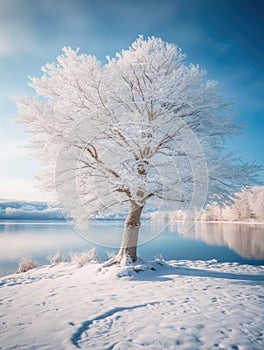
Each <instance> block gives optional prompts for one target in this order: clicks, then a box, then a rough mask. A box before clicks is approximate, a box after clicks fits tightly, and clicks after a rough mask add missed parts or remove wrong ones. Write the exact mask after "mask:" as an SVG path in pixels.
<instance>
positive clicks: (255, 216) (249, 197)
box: [150, 186, 264, 221]
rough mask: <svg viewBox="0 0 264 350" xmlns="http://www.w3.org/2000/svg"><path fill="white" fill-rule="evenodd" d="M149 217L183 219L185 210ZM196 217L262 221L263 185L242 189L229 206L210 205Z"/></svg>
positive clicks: (263, 209)
mask: <svg viewBox="0 0 264 350" xmlns="http://www.w3.org/2000/svg"><path fill="white" fill-rule="evenodd" d="M150 217H151V219H153V220H169V221H173V220H185V218H186V212H185V211H183V210H179V211H166V212H156V213H152V214H151V215H150ZM197 218H198V220H201V221H264V186H258V187H253V188H252V190H251V191H250V192H248V191H242V192H241V193H239V194H238V195H237V199H236V200H235V203H234V204H233V205H231V206H230V207H226V208H220V207H219V206H217V205H211V206H209V207H207V208H206V209H205V210H203V211H202V213H200V214H199V216H198V217H197Z"/></svg>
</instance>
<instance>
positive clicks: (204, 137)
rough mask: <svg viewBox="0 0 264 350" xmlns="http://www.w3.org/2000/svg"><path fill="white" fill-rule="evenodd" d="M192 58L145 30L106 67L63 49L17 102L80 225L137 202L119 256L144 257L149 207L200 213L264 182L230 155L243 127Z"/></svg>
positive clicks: (52, 180)
mask: <svg viewBox="0 0 264 350" xmlns="http://www.w3.org/2000/svg"><path fill="white" fill-rule="evenodd" d="M184 60H185V55H184V54H183V53H182V51H181V50H180V49H179V48H178V47H177V46H175V45H173V44H168V43H165V42H163V41H162V40H161V39H158V38H154V37H151V38H148V39H147V40H144V39H143V37H142V36H140V37H139V38H138V39H137V40H136V41H135V42H134V43H133V44H132V45H131V47H130V48H129V49H128V50H123V51H121V53H119V54H117V55H116V57H115V58H112V59H110V58H108V62H107V64H105V65H101V64H100V62H98V60H97V59H96V58H95V57H93V56H89V55H83V54H79V53H78V50H76V51H74V50H72V49H70V48H64V49H63V54H62V55H61V56H58V57H57V63H56V64H46V65H45V66H44V67H43V68H42V71H43V73H44V74H43V76H42V77H41V78H40V79H39V78H31V79H30V84H29V85H30V86H31V87H33V88H34V89H35V91H36V94H37V96H34V97H23V98H18V99H16V101H17V105H18V110H19V119H18V120H19V122H20V123H22V124H25V125H26V127H27V128H28V131H29V132H30V133H31V139H30V147H31V148H32V149H33V150H34V151H35V152H36V155H37V157H38V158H39V159H40V161H41V164H42V172H41V174H40V176H39V178H40V181H41V184H42V187H43V189H45V190H54V189H55V190H56V192H57V195H58V199H59V201H60V203H61V204H62V205H63V207H64V208H65V209H66V211H67V213H68V214H69V215H70V216H71V217H72V218H73V220H74V222H75V223H76V224H77V225H78V226H83V225H87V224H88V221H89V219H91V218H93V217H94V216H95V215H96V214H98V213H100V212H102V211H104V210H109V209H110V208H111V209H112V210H114V209H115V210H123V209H124V208H129V211H128V214H127V219H126V221H125V224H124V234H123V240H122V243H121V247H120V251H119V254H118V255H117V256H116V257H115V259H114V260H113V262H121V261H124V260H126V259H127V258H129V259H130V260H132V261H133V262H134V261H135V260H136V259H137V244H138V235H139V227H140V217H141V213H142V211H143V209H144V207H145V206H146V205H149V206H151V207H152V208H164V207H168V206H173V205H175V204H176V207H177V209H186V208H187V209H188V210H189V212H192V211H194V210H197V209H201V208H202V207H203V206H204V205H205V204H207V203H217V204H221V205H224V204H230V203H231V202H232V200H233V197H234V194H235V193H236V192H238V191H239V190H240V189H241V188H242V187H244V186H251V185H252V184H255V183H256V180H257V179H256V174H257V171H258V169H259V167H258V166H257V165H248V164H245V163H241V162H239V161H238V160H235V159H232V158H231V157H227V156H223V155H222V154H223V152H222V151H223V146H224V140H225V136H227V135H232V134H237V133H238V132H239V130H240V129H241V127H240V126H239V125H236V124H235V123H234V121H233V117H232V116H230V103H229V102H227V101H225V99H224V98H223V97H222V96H221V95H220V94H219V92H218V90H217V87H216V83H215V82H214V81H208V80H207V79H206V77H205V76H206V73H205V72H204V71H202V70H201V69H200V68H199V66H194V65H186V64H185V63H184Z"/></svg>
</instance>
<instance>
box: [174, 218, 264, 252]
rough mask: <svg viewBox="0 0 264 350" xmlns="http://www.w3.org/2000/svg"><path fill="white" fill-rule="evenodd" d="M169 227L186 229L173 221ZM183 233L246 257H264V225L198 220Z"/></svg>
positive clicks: (179, 230)
mask: <svg viewBox="0 0 264 350" xmlns="http://www.w3.org/2000/svg"><path fill="white" fill-rule="evenodd" d="M168 229H169V231H170V232H175V231H177V232H179V233H181V232H184V231H185V230H184V224H183V223H180V222H177V223H176V222H175V223H171V224H170V225H169V228H168ZM182 235H183V236H185V237H190V238H194V239H196V240H201V241H204V242H206V243H207V244H210V245H218V246H227V247H228V248H230V249H232V250H234V251H235V252H236V253H238V254H239V255H240V256H242V257H244V258H254V259H263V258H264V225H259V224H258V225H254V224H252V225H251V224H250V225H249V224H233V223H206V222H197V223H195V224H194V225H193V226H192V227H191V228H190V229H189V230H188V232H186V233H184V234H182Z"/></svg>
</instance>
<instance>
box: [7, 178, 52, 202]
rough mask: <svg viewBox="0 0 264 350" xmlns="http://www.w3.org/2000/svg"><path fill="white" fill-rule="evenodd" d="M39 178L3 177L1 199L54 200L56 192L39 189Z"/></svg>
mask: <svg viewBox="0 0 264 350" xmlns="http://www.w3.org/2000/svg"><path fill="white" fill-rule="evenodd" d="M37 186H38V184H37V180H34V179H29V178H23V177H1V178H0V199H16V200H37V201H52V200H54V199H55V194H52V193H47V192H42V191H40V190H39V189H38V187H37Z"/></svg>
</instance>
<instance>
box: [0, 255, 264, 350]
mask: <svg viewBox="0 0 264 350" xmlns="http://www.w3.org/2000/svg"><path fill="white" fill-rule="evenodd" d="M263 273H264V266H249V265H239V264H236V263H218V262H217V261H215V260H212V261H207V262H204V261H171V262H169V263H166V262H164V261H163V260H162V259H157V260H156V261H154V262H152V263H144V262H141V263H139V264H138V265H137V266H136V267H127V268H122V267H120V266H112V267H110V268H103V267H102V264H100V263H90V264H89V265H85V266H84V267H82V268H77V266H76V265H73V264H70V263H62V264H59V265H53V266H44V267H41V268H37V269H34V270H30V271H28V272H26V273H23V274H13V275H9V276H6V277H4V278H2V279H1V280H0V287H1V288H0V307H1V311H0V314H1V318H0V334H1V346H0V347H2V348H3V349H14V348H25V349H49V350H51V349H54V350H55V349H56V350H60V349H77V348H82V349H95V350H96V349H98V350H103V349H113V350H125V349H126V350H127V349H147V350H149V349H150V350H151V349H153V350H154V349H155V350H159V349H165V348H166V349H177V350H178V349H179V350H181V349H214V348H215V349H239V350H242V349H244V350H245V349H248V350H250V349H254V350H258V349H259V350H260V349H262V348H263V345H264V338H263V313H262V312H261V310H263V300H264V289H263V284H264V274H263Z"/></svg>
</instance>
